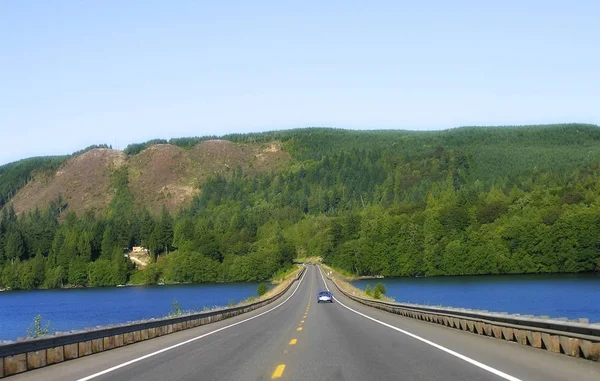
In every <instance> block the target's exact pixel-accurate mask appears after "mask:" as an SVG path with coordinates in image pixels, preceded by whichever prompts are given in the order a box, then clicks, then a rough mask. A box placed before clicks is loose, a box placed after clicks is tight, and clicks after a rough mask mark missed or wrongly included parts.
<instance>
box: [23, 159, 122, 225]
mask: <svg viewBox="0 0 600 381" xmlns="http://www.w3.org/2000/svg"><path fill="white" fill-rule="evenodd" d="M125 160H126V156H125V154H124V153H123V152H121V151H118V150H112V149H105V148H102V149H94V150H91V151H88V152H86V153H84V154H83V155H81V156H77V157H75V158H72V159H69V160H68V161H67V162H66V163H65V164H64V165H63V166H61V167H60V168H59V169H58V170H57V171H56V172H55V173H53V174H51V175H48V174H46V175H39V176H37V177H36V178H34V180H33V181H31V182H29V183H28V184H27V185H25V186H24V187H23V188H22V189H21V190H20V191H19V192H18V193H17V194H16V195H15V197H14V198H13V199H12V204H13V206H14V208H15V212H16V213H22V212H24V211H29V210H32V209H34V208H36V207H38V208H40V209H43V208H45V207H46V206H48V205H49V204H50V202H52V201H54V200H56V199H57V198H58V197H59V195H60V196H62V198H63V200H64V201H65V202H66V203H67V207H68V210H72V211H75V212H77V213H78V214H79V213H81V212H83V211H85V210H103V209H106V207H107V206H108V204H109V203H110V200H111V199H112V196H113V194H112V192H111V190H110V174H111V171H112V170H113V169H116V168H119V167H120V166H121V165H123V164H124V163H125Z"/></svg>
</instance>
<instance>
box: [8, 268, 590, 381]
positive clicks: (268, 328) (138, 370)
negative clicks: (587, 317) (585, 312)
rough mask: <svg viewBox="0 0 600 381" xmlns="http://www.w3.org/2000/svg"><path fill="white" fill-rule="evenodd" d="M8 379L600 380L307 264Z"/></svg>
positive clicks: (586, 364)
mask: <svg viewBox="0 0 600 381" xmlns="http://www.w3.org/2000/svg"><path fill="white" fill-rule="evenodd" d="M325 289H331V291H332V292H333V294H334V296H335V302H334V303H332V304H322V303H321V304H318V303H317V301H316V294H317V292H318V291H322V290H325ZM8 379H9V380H11V381H21V380H44V381H52V380H60V381H66V380H98V381H101V380H136V381H163V380H190V381H191V380H194V381H198V380H209V381H210V380H219V381H229V380H231V381H234V380H242V381H246V380H248V381H251V380H272V379H276V380H303V381H316V380H355V381H375V380H406V381H412V380H415V381H416V380H440V381H442V380H443V381H465V380H512V381H518V380H523V381H526V380H527V381H528V380H533V381H538V380H539V381H542V380H544V381H546V380H557V381H570V380H573V381H574V380H577V381H586V380H590V381H591V380H594V381H598V380H600V364H598V363H595V362H591V361H588V360H583V359H577V358H570V357H568V356H565V355H559V354H553V353H549V352H546V351H543V350H539V349H534V348H529V347H524V346H521V345H518V344H516V343H509V342H505V341H502V340H497V339H494V338H490V337H484V336H478V335H474V334H470V333H465V332H460V331H457V330H454V329H451V328H447V327H443V326H439V325H435V324H431V323H425V322H422V321H417V320H413V319H409V318H404V317H401V316H396V315H393V314H389V313H386V312H383V311H379V310H375V309H372V308H369V307H366V306H362V305H360V304H358V303H355V302H353V301H351V300H349V299H347V298H345V297H344V296H343V295H340V293H339V292H336V289H335V286H333V284H331V283H330V282H329V281H327V283H326V282H325V278H324V277H323V276H322V273H321V271H320V270H319V268H318V267H317V266H310V265H309V266H308V269H307V271H306V273H305V275H304V277H303V278H302V280H301V281H300V282H297V283H296V286H293V287H292V288H291V289H290V290H289V291H288V292H287V294H286V295H285V296H283V297H282V298H280V299H279V300H278V301H277V302H275V303H273V304H271V305H269V306H266V307H263V308H261V309H258V310H256V311H253V312H251V313H248V314H244V315H240V316H237V317H235V318H231V319H227V320H224V321H221V322H217V323H214V324H209V325H206V326H203V327H198V328H194V329H190V330H186V331H182V332H177V333H175V334H172V335H167V336H163V337H160V338H157V339H153V340H149V341H145V342H141V343H137V344H133V345H129V346H126V347H122V348H119V349H115V350H112V351H107V352H103V353H99V354H95V355H93V356H89V357H84V358H80V359H77V360H71V361H67V362H64V363H61V364H58V365H53V366H49V367H46V368H42V369H39V370H36V371H31V372H27V373H23V374H20V375H16V376H12V377H10V378H8Z"/></svg>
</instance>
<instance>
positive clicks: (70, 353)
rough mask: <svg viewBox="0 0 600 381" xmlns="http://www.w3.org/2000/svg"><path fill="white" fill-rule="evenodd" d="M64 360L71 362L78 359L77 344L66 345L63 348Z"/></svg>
mask: <svg viewBox="0 0 600 381" xmlns="http://www.w3.org/2000/svg"><path fill="white" fill-rule="evenodd" d="M64 351H65V360H72V359H76V358H77V357H79V346H78V345H77V344H68V345H65V346H64Z"/></svg>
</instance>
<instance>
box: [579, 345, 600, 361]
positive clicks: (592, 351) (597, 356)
mask: <svg viewBox="0 0 600 381" xmlns="http://www.w3.org/2000/svg"><path fill="white" fill-rule="evenodd" d="M580 346H581V352H582V353H583V357H585V358H586V359H588V360H594V361H598V360H600V343H592V342H591V341H588V340H581V343H580Z"/></svg>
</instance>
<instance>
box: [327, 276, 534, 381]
mask: <svg viewBox="0 0 600 381" xmlns="http://www.w3.org/2000/svg"><path fill="white" fill-rule="evenodd" d="M319 273H320V274H321V279H323V283H325V288H326V289H327V291H330V290H329V287H328V286H327V282H326V281H325V277H324V276H323V272H322V271H321V267H319ZM334 299H335V301H336V302H338V304H340V305H341V306H342V307H344V308H346V309H348V310H350V311H352V312H354V313H355V314H357V315H360V316H362V317H365V318H367V319H369V320H372V321H374V322H375V323H379V324H381V325H383V326H386V327H388V328H391V329H393V330H395V331H398V332H400V333H403V334H405V335H407V336H410V337H412V338H413V339H417V340H419V341H421V342H423V343H425V344H427V345H431V346H432V347H434V348H437V349H439V350H441V351H444V352H446V353H448V354H450V355H452V356H454V357H458V358H459V359H461V360H463V361H466V362H468V363H469V364H472V365H475V366H476V367H478V368H481V369H483V370H486V371H488V372H490V373H492V374H495V375H496V376H498V377H502V378H503V379H505V380H509V381H522V380H521V379H519V378H516V377H513V376H511V375H510V374H506V373H504V372H502V371H500V370H498V369H495V368H492V367H491V366H488V365H485V364H483V363H480V362H479V361H477V360H473V359H472V358H470V357H467V356H465V355H462V354H460V353H458V352H455V351H453V350H452V349H448V348H446V347H443V346H441V345H439V344H436V343H434V342H433V341H429V340H427V339H424V338H422V337H420V336H417V335H415V334H414V333H410V332H408V331H405V330H403V329H400V328H398V327H394V326H393V325H391V324H388V323H384V322H382V321H380V320H377V319H375V318H372V317H370V316H368V315H365V314H363V313H361V312H358V311H356V310H354V309H352V308H350V307H348V306H347V305H345V304H344V303H342V302H340V300H339V299H338V298H336V297H334Z"/></svg>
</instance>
